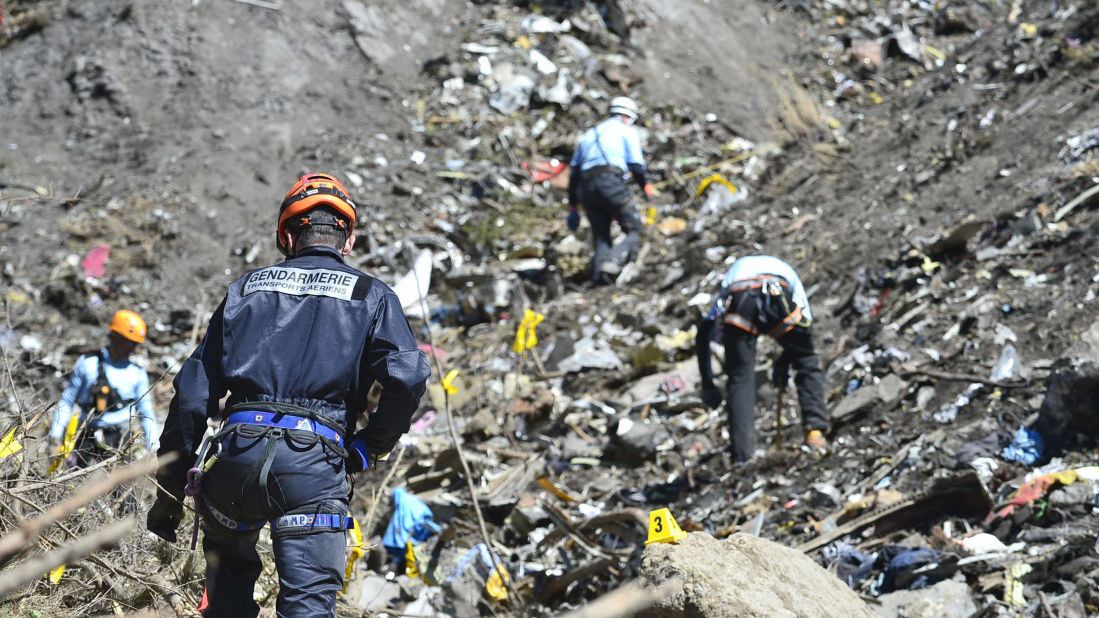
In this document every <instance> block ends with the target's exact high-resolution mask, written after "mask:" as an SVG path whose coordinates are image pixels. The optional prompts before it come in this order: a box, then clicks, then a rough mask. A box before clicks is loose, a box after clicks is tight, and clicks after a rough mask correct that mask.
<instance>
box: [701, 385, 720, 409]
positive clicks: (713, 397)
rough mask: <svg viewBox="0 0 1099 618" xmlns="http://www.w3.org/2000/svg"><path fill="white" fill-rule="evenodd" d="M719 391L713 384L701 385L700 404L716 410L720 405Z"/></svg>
mask: <svg viewBox="0 0 1099 618" xmlns="http://www.w3.org/2000/svg"><path fill="white" fill-rule="evenodd" d="M721 400H722V396H721V389H720V388H718V387H716V386H714V385H713V384H703V385H702V403H704V404H706V405H707V406H708V407H710V408H716V407H718V406H719V405H721Z"/></svg>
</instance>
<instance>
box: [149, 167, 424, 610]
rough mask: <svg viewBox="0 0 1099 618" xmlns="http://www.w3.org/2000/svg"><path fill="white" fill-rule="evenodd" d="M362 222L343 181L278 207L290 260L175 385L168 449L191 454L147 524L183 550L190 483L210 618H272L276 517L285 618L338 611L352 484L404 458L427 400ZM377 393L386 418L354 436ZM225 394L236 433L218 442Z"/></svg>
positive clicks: (244, 295)
mask: <svg viewBox="0 0 1099 618" xmlns="http://www.w3.org/2000/svg"><path fill="white" fill-rule="evenodd" d="M355 223H356V210H355V204H354V202H352V201H351V197H350V194H349V193H348V191H347V189H346V188H345V187H344V186H343V185H342V184H341V183H340V182H339V181H338V180H336V179H335V178H333V177H332V176H328V175H325V174H307V175H305V176H302V177H301V179H300V180H298V182H297V183H296V184H294V186H293V187H291V188H290V190H289V191H288V192H287V194H286V197H285V199H284V200H283V202H282V207H281V208H280V210H279V218H278V231H277V236H276V239H277V243H278V247H279V249H280V250H281V251H282V252H283V254H284V255H286V256H287V259H286V260H285V261H283V262H281V263H279V264H275V265H273V266H269V267H267V268H261V269H259V270H253V271H251V272H249V273H247V274H245V275H244V276H243V277H241V278H240V279H237V280H236V281H235V282H233V283H232V284H230V285H229V291H228V293H227V294H226V296H225V299H224V300H223V301H222V302H221V305H220V306H219V307H218V308H217V310H216V311H215V312H214V315H213V317H212V318H211V320H210V324H209V328H208V330H207V331H206V336H205V337H204V338H203V339H202V342H201V343H200V344H199V346H198V347H197V348H196V349H195V351H194V352H193V353H192V354H191V357H190V358H189V359H187V361H186V362H185V363H184V364H183V367H182V369H181V370H180V372H179V375H178V376H177V377H176V380H175V390H176V392H175V397H174V398H173V399H172V403H171V406H170V408H169V411H168V418H167V420H166V421H165V426H164V433H163V435H162V436H161V448H160V453H159V454H160V456H162V457H163V456H165V455H168V454H170V453H176V454H178V455H179V459H178V460H177V461H175V462H171V463H168V464H166V465H163V466H161V468H160V470H159V471H158V473H157V480H158V481H159V483H160V485H161V486H162V488H163V489H162V490H161V492H160V493H159V494H158V496H157V501H156V503H155V504H154V505H153V508H152V509H151V510H150V511H149V517H148V527H149V530H150V531H152V532H154V533H155V534H157V535H159V536H160V537H162V538H164V539H165V540H168V541H170V542H171V541H174V540H175V538H176V528H177V527H178V526H179V521H180V516H181V515H182V505H181V500H182V498H183V496H184V490H185V486H186V490H187V494H188V495H195V496H196V504H197V505H198V510H199V513H200V514H201V516H202V521H203V529H204V531H205V538H204V540H203V550H204V551H205V555H206V592H207V598H208V600H209V608H208V609H207V610H206V614H205V615H206V616H207V618H219V617H223V616H231V617H233V618H238V617H254V616H256V615H257V614H258V612H259V607H258V606H257V605H256V603H255V601H253V599H252V590H253V586H254V584H255V582H256V578H257V577H258V576H259V574H260V571H261V568H262V567H261V563H260V557H259V554H258V553H257V552H256V540H257V539H258V538H259V533H260V529H261V528H262V527H263V526H264V524H265V523H268V522H270V524H271V539H272V544H273V547H274V560H275V568H276V569H277V571H278V576H279V595H278V601H277V604H276V611H277V613H278V615H279V616H286V617H291V616H294V617H297V616H308V617H310V618H320V617H322V616H333V615H334V612H335V604H336V593H337V592H338V591H339V590H340V588H341V587H342V585H343V568H342V567H343V561H344V553H345V548H346V543H345V540H344V535H345V532H344V531H345V529H346V528H347V524H348V522H349V521H350V519H349V518H348V499H349V492H350V487H349V484H348V477H347V474H349V473H354V472H358V471H361V470H363V469H365V468H367V467H368V465H369V464H370V462H371V461H376V460H377V458H379V457H381V456H383V455H385V454H387V453H388V452H389V451H390V449H392V448H393V446H394V445H395V444H396V443H397V440H398V439H399V438H400V437H401V435H402V434H403V433H405V432H406V431H408V427H409V421H410V419H411V417H412V414H413V412H415V410H416V408H417V406H418V405H419V401H420V397H421V396H422V395H423V393H424V387H425V383H426V381H427V378H428V376H429V370H428V367H427V360H426V358H425V356H424V353H423V352H421V351H420V350H419V349H418V346H417V344H416V339H415V338H414V337H413V335H412V330H411V328H410V327H409V325H408V321H407V319H406V318H405V315H404V312H403V311H402V310H401V303H400V301H399V300H398V299H397V295H396V294H395V293H394V292H393V290H391V289H390V288H389V287H388V286H386V285H385V284H384V283H382V282H381V281H379V280H377V279H375V278H374V277H371V276H370V275H367V274H365V273H363V272H360V271H359V270H356V269H354V268H352V267H350V266H348V265H347V264H345V263H344V260H343V258H344V256H346V255H347V254H348V253H349V252H350V251H351V249H352V247H353V246H354V245H355V236H354V235H353V234H352V232H353V230H354V227H355ZM375 383H379V384H380V385H381V386H382V392H381V399H380V402H379V404H378V408H377V411H376V412H375V413H373V414H369V422H368V424H367V426H366V427H365V428H364V429H361V430H359V431H358V432H357V433H352V432H353V431H354V429H355V426H356V421H357V420H358V419H359V418H360V417H361V416H363V415H364V413H366V412H367V394H368V393H369V391H370V388H371V386H373V385H374V384H375ZM226 393H228V395H229V396H228V399H227V401H226V404H225V405H226V409H225V412H224V414H223V420H222V425H221V429H220V431H218V432H217V433H216V434H214V435H213V436H212V437H211V438H209V439H208V440H203V433H204V432H205V431H206V429H207V419H209V418H212V417H216V416H222V415H221V414H220V413H219V407H218V406H219V404H218V400H219V399H221V398H222V397H223V396H224V395H225V394H226ZM200 443H201V444H200ZM196 448H197V449H198V450H199V457H198V460H197V461H196V460H195V450H196ZM192 462H194V467H192ZM189 468H190V469H189Z"/></svg>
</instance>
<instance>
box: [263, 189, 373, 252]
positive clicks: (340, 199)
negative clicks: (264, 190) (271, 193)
mask: <svg viewBox="0 0 1099 618" xmlns="http://www.w3.org/2000/svg"><path fill="white" fill-rule="evenodd" d="M320 206H328V207H330V208H332V209H333V210H335V211H336V212H337V213H339V214H340V216H342V217H344V218H346V219H347V220H348V222H349V227H348V230H347V231H348V233H351V231H352V230H354V229H355V219H356V210H355V202H352V201H351V192H350V191H348V190H347V187H345V186H343V183H341V182H340V181H339V180H336V177H335V176H331V175H329V174H306V175H305V176H302V177H301V178H299V179H298V181H297V182H296V183H294V186H292V187H290V190H289V191H287V192H286V197H285V198H283V200H282V206H281V207H280V208H279V225H278V231H277V235H276V243H277V244H278V247H279V249H280V250H282V251H285V250H286V247H285V246H284V245H283V236H284V233H285V232H286V222H287V221H288V220H289V219H291V218H292V217H296V216H299V215H303V214H305V213H307V212H309V211H310V210H313V209H314V208H318V207H320ZM341 223H342V222H341Z"/></svg>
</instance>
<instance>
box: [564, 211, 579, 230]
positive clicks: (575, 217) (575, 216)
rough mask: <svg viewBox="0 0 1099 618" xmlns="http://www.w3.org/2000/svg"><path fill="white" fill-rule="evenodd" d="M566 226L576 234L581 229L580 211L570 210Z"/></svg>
mask: <svg viewBox="0 0 1099 618" xmlns="http://www.w3.org/2000/svg"><path fill="white" fill-rule="evenodd" d="M565 224H566V225H568V226H569V231H570V232H575V231H576V230H577V228H579V227H580V211H578V210H576V209H575V208H570V209H569V216H568V218H567V219H565Z"/></svg>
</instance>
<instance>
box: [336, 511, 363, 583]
mask: <svg viewBox="0 0 1099 618" xmlns="http://www.w3.org/2000/svg"><path fill="white" fill-rule="evenodd" d="M364 554H366V545H364V544H363V530H362V528H360V527H359V520H357V519H355V518H354V517H352V518H351V549H350V551H348V552H347V568H346V569H344V572H343V590H342V591H341V592H347V586H348V585H349V584H350V583H351V576H352V575H354V574H355V563H356V562H358V560H359V559H360V558H362V557H363V555H364Z"/></svg>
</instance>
